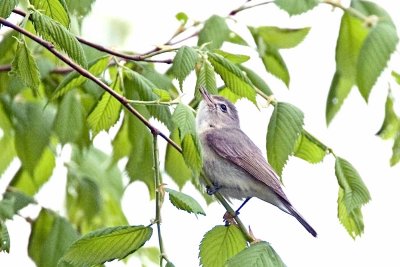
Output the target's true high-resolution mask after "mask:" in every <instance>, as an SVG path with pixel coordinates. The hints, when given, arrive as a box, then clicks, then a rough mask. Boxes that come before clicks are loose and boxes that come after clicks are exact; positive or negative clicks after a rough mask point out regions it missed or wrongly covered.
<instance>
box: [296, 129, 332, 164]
mask: <svg viewBox="0 0 400 267" xmlns="http://www.w3.org/2000/svg"><path fill="white" fill-rule="evenodd" d="M326 152H327V151H326V149H324V148H323V147H321V146H320V145H319V144H318V143H316V142H314V141H313V140H312V139H311V138H310V137H309V135H307V134H306V133H304V132H303V133H302V134H301V135H300V137H299V139H298V140H297V144H296V146H295V150H294V156H296V157H298V158H301V159H304V160H306V161H308V162H310V163H318V162H321V161H322V160H323V159H324V157H325V155H326Z"/></svg>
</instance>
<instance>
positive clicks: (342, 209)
mask: <svg viewBox="0 0 400 267" xmlns="http://www.w3.org/2000/svg"><path fill="white" fill-rule="evenodd" d="M344 198H345V192H344V190H343V189H342V188H339V197H338V218H339V221H340V223H341V224H342V225H343V226H344V228H345V229H346V230H347V232H348V233H349V235H350V236H351V237H352V238H353V239H354V238H355V237H356V236H360V235H361V234H362V233H363V232H364V221H363V216H362V213H361V208H359V207H358V208H354V209H353V210H352V211H349V210H348V209H347V207H346V201H345V200H344Z"/></svg>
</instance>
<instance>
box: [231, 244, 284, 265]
mask: <svg viewBox="0 0 400 267" xmlns="http://www.w3.org/2000/svg"><path fill="white" fill-rule="evenodd" d="M226 266H227V267H241V266H253V267H285V266H286V265H285V264H284V263H283V261H282V259H281V258H280V257H279V255H278V254H277V253H276V252H275V250H274V249H273V248H272V247H271V246H270V244H268V243H267V242H264V241H262V242H258V243H255V244H252V245H250V247H248V248H246V249H244V250H242V251H241V252H239V253H238V254H236V256H234V257H232V258H231V259H229V260H228V262H227V264H226Z"/></svg>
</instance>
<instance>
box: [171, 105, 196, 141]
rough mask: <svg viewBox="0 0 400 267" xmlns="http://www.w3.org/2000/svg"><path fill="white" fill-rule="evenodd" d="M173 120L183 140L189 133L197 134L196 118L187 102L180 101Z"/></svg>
mask: <svg viewBox="0 0 400 267" xmlns="http://www.w3.org/2000/svg"><path fill="white" fill-rule="evenodd" d="M172 121H173V122H174V123H175V125H176V126H177V127H178V129H179V136H180V137H181V140H182V139H183V138H184V137H185V136H186V135H188V134H192V135H196V119H195V117H194V114H193V110H192V109H190V108H189V107H188V106H186V105H185V104H182V103H179V104H178V105H177V106H176V108H175V111H174V113H173V114H172Z"/></svg>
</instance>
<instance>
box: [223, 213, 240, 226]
mask: <svg viewBox="0 0 400 267" xmlns="http://www.w3.org/2000/svg"><path fill="white" fill-rule="evenodd" d="M237 215H238V214H237V213H236V212H235V215H233V214H231V213H230V212H229V211H227V212H225V214H224V216H223V217H222V218H223V219H224V222H225V226H228V225H232V224H237V222H236V220H235V217H236V216H237Z"/></svg>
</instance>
